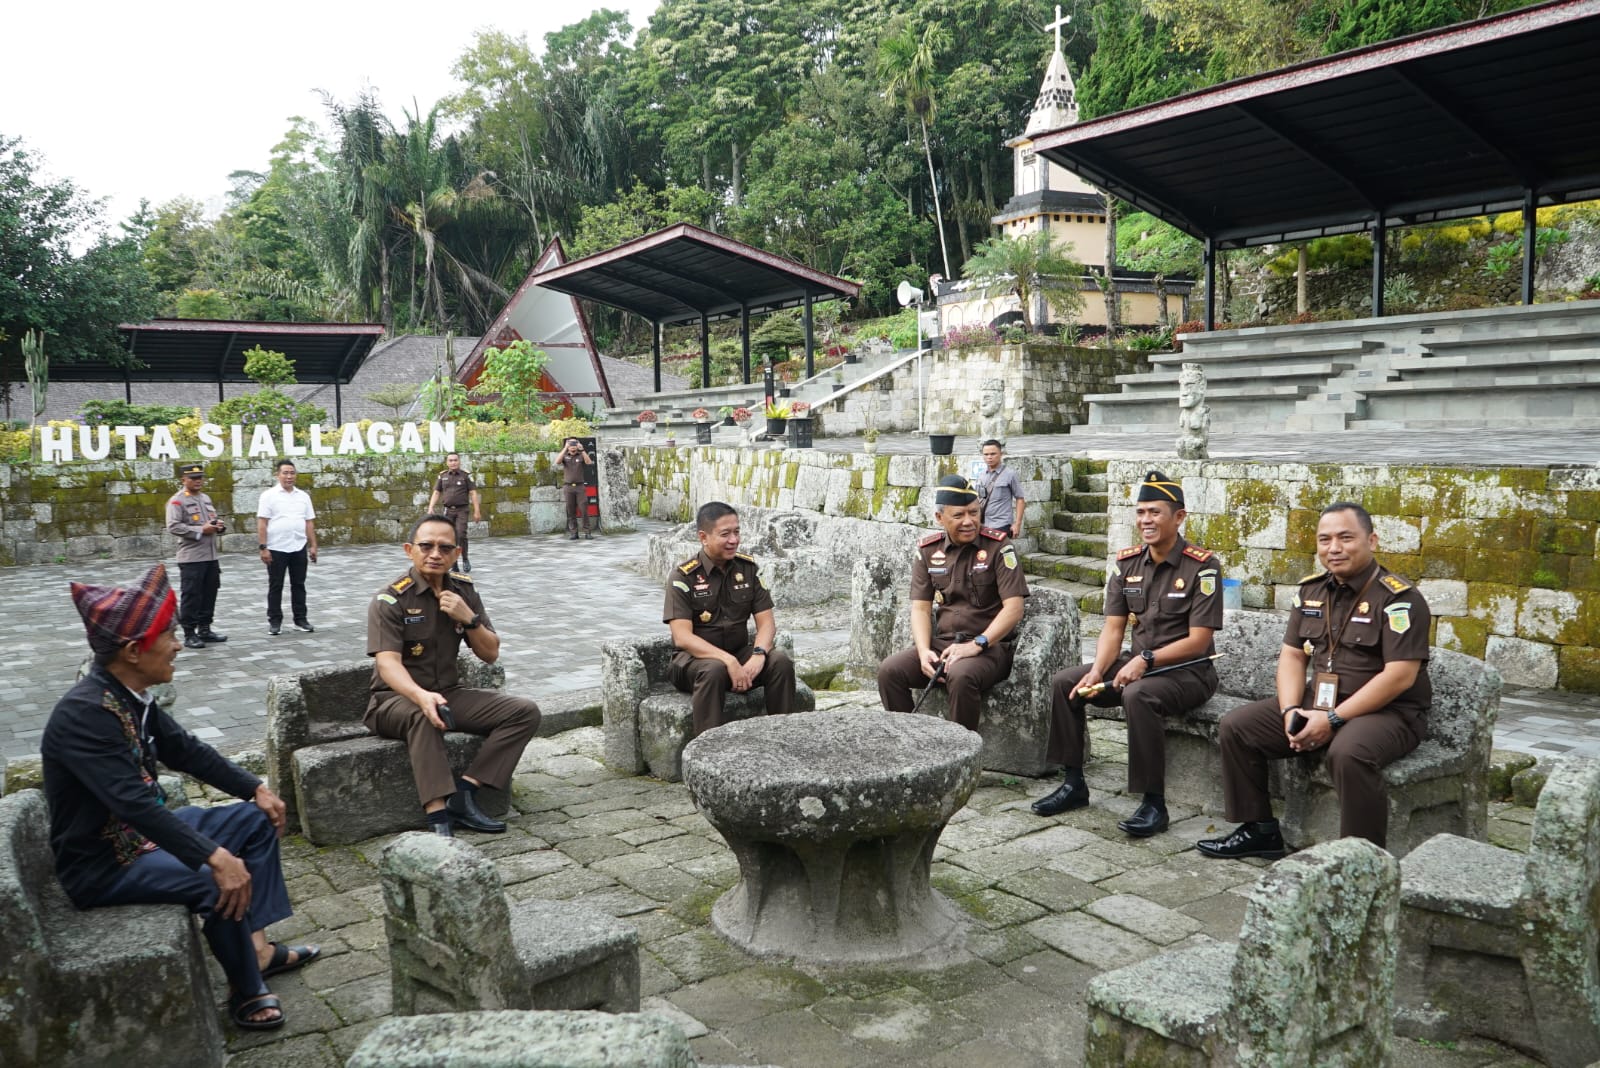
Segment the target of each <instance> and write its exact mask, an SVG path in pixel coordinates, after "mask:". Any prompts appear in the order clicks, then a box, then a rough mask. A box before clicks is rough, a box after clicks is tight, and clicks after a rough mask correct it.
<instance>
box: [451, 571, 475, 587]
mask: <svg viewBox="0 0 1600 1068" xmlns="http://www.w3.org/2000/svg"><path fill="white" fill-rule="evenodd" d="M450 577H451V578H453V579H457V580H459V581H461V582H465V583H467V584H468V585H471V583H472V576H471V575H463V574H462V573H461V572H459V571H452V572H450Z"/></svg>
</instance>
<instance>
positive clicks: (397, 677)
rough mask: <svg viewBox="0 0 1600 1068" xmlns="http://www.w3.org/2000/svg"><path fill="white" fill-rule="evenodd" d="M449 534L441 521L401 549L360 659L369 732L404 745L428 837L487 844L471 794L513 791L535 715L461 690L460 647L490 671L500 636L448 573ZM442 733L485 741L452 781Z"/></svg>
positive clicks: (488, 694) (419, 526) (533, 708)
mask: <svg viewBox="0 0 1600 1068" xmlns="http://www.w3.org/2000/svg"><path fill="white" fill-rule="evenodd" d="M454 534H455V524H454V523H452V522H451V521H450V520H449V519H447V518H445V517H444V516H442V515H425V516H423V517H422V518H421V519H419V520H417V523H416V525H415V526H414V527H412V528H411V539H410V540H409V541H408V542H406V546H405V550H406V555H407V556H409V557H410V558H411V567H410V569H409V570H407V571H406V573H405V574H404V575H401V576H400V577H399V578H398V579H396V580H395V581H393V582H391V583H390V584H389V585H388V586H385V587H384V588H383V589H382V590H380V591H379V592H378V595H377V596H376V597H374V598H373V599H372V604H371V605H370V606H369V607H368V608H367V655H368V656H370V657H373V658H375V659H374V664H373V671H372V696H371V698H370V699H369V700H368V702H367V715H366V721H365V722H366V724H367V729H368V730H370V731H372V732H373V733H374V734H378V735H381V736H382V737H384V738H399V739H401V740H403V741H404V742H405V743H406V748H407V749H408V750H409V751H410V753H411V773H412V775H413V777H414V778H415V779H416V781H417V797H418V799H419V800H421V802H422V808H423V811H424V812H425V813H427V822H428V826H429V829H430V830H432V831H433V832H434V833H435V834H439V835H442V836H444V837H446V838H449V837H451V836H452V832H451V825H452V823H453V824H454V825H456V826H458V827H466V828H467V829H468V830H473V831H483V832H485V833H488V834H498V833H499V832H501V831H503V830H505V829H506V825H505V824H504V823H502V822H500V821H499V820H496V819H491V818H490V817H489V816H487V815H486V814H485V813H484V812H483V810H482V809H480V808H479V807H478V802H477V798H476V796H475V795H476V791H477V789H478V787H479V786H481V785H484V784H485V783H487V784H488V785H490V786H493V787H496V788H500V789H504V788H505V787H506V786H507V785H508V784H509V783H510V782H511V773H512V772H513V771H514V770H516V766H517V761H518V759H520V758H521V756H522V750H523V748H524V747H525V746H526V745H527V744H528V739H529V738H532V737H533V732H534V731H535V730H537V729H538V727H539V706H538V705H536V704H534V703H533V702H532V701H530V700H528V699H527V698H525V697H513V696H512V695H511V694H508V693H501V692H499V691H497V690H471V689H467V688H465V687H463V686H462V685H461V680H460V673H459V671H458V669H457V666H456V655H457V653H458V652H459V651H460V648H461V642H462V640H463V639H465V641H466V643H467V646H468V647H469V648H470V649H471V650H472V652H473V655H474V656H476V657H477V658H478V659H479V660H482V661H483V662H484V663H486V664H492V663H494V662H495V660H496V659H497V658H498V657H499V656H500V636H499V635H498V634H496V633H495V631H494V627H493V626H492V625H491V624H490V622H489V614H488V612H487V611H486V610H485V609H484V607H483V601H482V600H481V599H480V598H479V597H478V591H477V590H476V589H474V588H473V582H472V579H470V578H468V577H467V576H466V575H463V574H460V573H459V572H455V571H451V570H450V565H451V564H452V563H454V562H455V558H456V548H457V547H456V546H455V544H453V543H452V542H451V540H450V539H451V538H452V537H453V536H454ZM446 730H459V731H465V732H466V733H468V734H484V735H488V737H487V738H485V739H484V742H483V747H482V748H481V749H479V750H478V755H477V757H476V758H475V759H474V760H473V761H472V766H471V767H469V768H468V769H467V771H466V774H464V775H462V776H461V777H460V778H459V779H456V778H453V777H452V776H451V773H450V761H449V758H448V757H447V756H446V754H445V747H444V732H445V731H446Z"/></svg>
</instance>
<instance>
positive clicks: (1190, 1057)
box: [1084, 838, 1400, 1068]
mask: <svg viewBox="0 0 1600 1068" xmlns="http://www.w3.org/2000/svg"><path fill="white" fill-rule="evenodd" d="M1399 911H1400V868H1399V864H1398V863H1397V862H1396V861H1395V859H1394V857H1392V856H1390V855H1389V854H1388V853H1386V852H1384V851H1383V850H1381V849H1379V848H1378V847H1377V846H1375V845H1373V844H1372V843H1371V842H1368V841H1366V840H1365V839H1360V838H1342V839H1339V840H1337V841H1333V842H1324V843H1322V844H1320V845H1316V846H1313V847H1312V848H1310V849H1307V850H1305V851H1304V852H1301V853H1296V854H1294V855H1293V856H1291V857H1288V858H1286V859H1284V860H1281V861H1279V862H1278V863H1276V864H1274V865H1273V866H1272V867H1271V868H1270V869H1269V870H1268V871H1267V872H1266V874H1265V875H1263V876H1262V877H1261V880H1260V881H1259V882H1258V883H1256V885H1255V887H1254V889H1252V890H1251V892H1250V901H1249V905H1248V907H1247V908H1246V910H1245V918H1244V924H1243V925H1242V926H1241V927H1240V929H1239V941H1238V942H1237V943H1220V942H1204V943H1201V944H1199V945H1196V946H1191V947H1190V948H1188V949H1183V950H1179V951H1177V952H1171V953H1163V954H1161V955H1159V956H1156V957H1151V958H1149V959H1147V960H1144V961H1140V962H1139V963H1138V964H1133V965H1130V966H1128V967H1126V968H1119V969H1117V970H1116V971H1112V972H1107V973H1105V974H1103V975H1099V976H1096V977H1095V978H1094V979H1092V980H1091V981H1090V983H1089V990H1088V1017H1089V1019H1088V1026H1087V1028H1086V1030H1085V1037H1084V1064H1085V1065H1086V1066H1088V1068H1110V1066H1113V1065H1116V1066H1122V1065H1127V1064H1162V1065H1185V1066H1196V1068H1198V1066H1201V1065H1209V1066H1218V1068H1220V1066H1224V1065H1252V1066H1260V1068H1269V1066H1270V1068H1279V1066H1286V1065H1312V1064H1315V1065H1348V1066H1351V1068H1355V1066H1357V1065H1360V1066H1363V1068H1365V1066H1372V1065H1383V1064H1386V1063H1387V1047H1388V1045H1389V1043H1390V1038H1391V1034H1392V1028H1391V1016H1392V1014H1393V1003H1394V975H1395V951H1396V949H1397V946H1398V942H1399V934H1398V931H1397V927H1398V916H1399Z"/></svg>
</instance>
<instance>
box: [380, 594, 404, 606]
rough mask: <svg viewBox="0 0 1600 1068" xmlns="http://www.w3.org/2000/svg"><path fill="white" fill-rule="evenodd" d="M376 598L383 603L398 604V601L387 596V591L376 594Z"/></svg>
mask: <svg viewBox="0 0 1600 1068" xmlns="http://www.w3.org/2000/svg"><path fill="white" fill-rule="evenodd" d="M378 600H380V601H382V602H383V603H384V604H399V603H400V602H399V601H397V600H395V599H394V598H393V597H391V596H389V595H388V594H387V593H380V594H378Z"/></svg>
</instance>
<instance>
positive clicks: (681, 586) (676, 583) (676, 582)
mask: <svg viewBox="0 0 1600 1068" xmlns="http://www.w3.org/2000/svg"><path fill="white" fill-rule="evenodd" d="M672 586H673V588H674V589H677V590H681V591H683V592H684V593H688V592H689V584H688V583H687V582H684V581H683V580H682V579H673V580H672Z"/></svg>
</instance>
